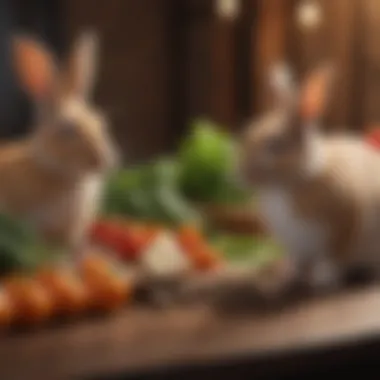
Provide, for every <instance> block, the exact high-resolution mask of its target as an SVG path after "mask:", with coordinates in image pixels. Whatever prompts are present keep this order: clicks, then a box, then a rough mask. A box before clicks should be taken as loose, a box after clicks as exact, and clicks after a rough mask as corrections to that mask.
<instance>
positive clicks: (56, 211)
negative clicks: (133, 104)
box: [0, 34, 117, 247]
mask: <svg viewBox="0 0 380 380" xmlns="http://www.w3.org/2000/svg"><path fill="white" fill-rule="evenodd" d="M94 49H95V39H94V36H92V35H89V34H87V35H85V34H84V35H83V36H82V37H81V38H79V39H78V42H77V43H76V44H75V48H74V49H73V52H72V54H71V56H70V59H69V60H68V62H69V64H68V65H67V66H66V69H67V71H64V72H59V71H58V67H57V66H56V65H55V61H54V58H53V57H52V56H51V55H50V53H49V51H48V50H47V49H46V47H44V46H43V45H42V44H41V43H40V42H37V41H34V40H32V39H30V38H28V37H22V38H17V39H15V41H14V52H15V67H16V69H17V71H18V74H19V78H20V82H21V85H22V86H23V87H24V89H25V91H26V92H27V93H28V94H29V95H30V96H31V98H32V99H33V100H34V101H35V103H36V104H37V105H38V108H37V109H38V111H39V113H38V115H37V116H38V118H37V120H36V124H35V131H34V133H33V134H32V136H31V137H28V138H27V139H25V140H24V141H22V142H19V143H12V144H3V145H2V146H1V147H0V209H1V210H2V211H5V212H7V213H10V214H12V215H14V216H17V217H20V218H21V219H23V220H25V221H28V222H30V223H31V224H33V225H34V226H35V227H36V228H37V230H38V231H39V232H40V233H41V234H42V235H43V236H44V237H45V238H46V239H47V240H48V241H51V242H54V243H59V244H63V245H66V246H71V247H73V246H78V244H80V243H81V242H82V241H83V239H84V238H85V232H86V230H87V228H88V226H89V225H90V223H91V221H92V220H93V218H94V217H95V215H96V212H97V207H98V204H99V201H100V199H99V196H100V190H101V184H102V178H103V177H104V174H105V172H106V171H107V170H109V169H110V168H112V167H113V166H114V165H115V164H116V159H117V152H116V148H115V146H114V145H113V142H112V141H111V139H110V137H109V136H108V132H107V123H106V120H105V118H104V117H103V116H102V115H101V113H100V112H99V111H97V110H96V109H95V108H94V106H92V104H91V102H90V100H89V95H90V90H91V87H92V85H93V80H94V78H93V76H94V65H95V62H94V61H95V59H96V57H95V56H94V54H95V51H94ZM84 73H86V76H85V74H84ZM90 73H91V74H92V75H91V76H88V74H90Z"/></svg>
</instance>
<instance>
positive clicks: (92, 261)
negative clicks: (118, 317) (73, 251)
mask: <svg viewBox="0 0 380 380" xmlns="http://www.w3.org/2000/svg"><path fill="white" fill-rule="evenodd" d="M80 273H81V275H82V277H83V280H84V282H85V283H86V284H87V286H88V289H89V291H90V299H91V304H92V306H94V307H95V308H96V309H103V310H114V309H117V308H119V307H121V306H122V305H124V304H125V302H126V301H128V300H129V299H130V298H131V295H132V290H133V286H132V283H131V281H129V280H128V279H126V278H125V277H124V276H123V275H122V274H121V273H117V272H116V271H115V268H114V267H113V265H112V264H111V262H110V261H108V260H106V259H105V258H103V257H101V256H100V255H91V256H89V257H86V258H85V259H84V260H83V262H82V263H81V266H80Z"/></svg>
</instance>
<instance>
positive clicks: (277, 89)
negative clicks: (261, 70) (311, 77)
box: [269, 62, 296, 107]
mask: <svg viewBox="0 0 380 380" xmlns="http://www.w3.org/2000/svg"><path fill="white" fill-rule="evenodd" d="M269 85H270V89H271V91H272V94H273V96H274V102H275V103H276V105H277V106H280V107H288V106H290V105H291V104H293V102H294V99H295V95H296V86H295V83H294V80H293V76H292V72H291V70H290V67H289V66H288V65H287V64H286V63H285V62H278V63H276V64H274V65H273V66H272V67H271V69H270V73H269Z"/></svg>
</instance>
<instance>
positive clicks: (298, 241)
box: [259, 188, 327, 261]
mask: <svg viewBox="0 0 380 380" xmlns="http://www.w3.org/2000/svg"><path fill="white" fill-rule="evenodd" d="M259 212H260V215H261V217H262V219H263V222H264V224H265V225H266V227H267V228H268V229H269V231H270V232H271V234H272V235H273V236H274V238H276V239H278V240H279V243H281V244H282V245H283V246H284V248H285V250H286V252H287V254H290V255H292V256H293V257H294V258H296V259H297V260H301V261H303V260H304V259H308V258H310V257H311V256H313V257H314V256H315V255H322V254H324V253H325V248H326V237H327V232H326V231H325V229H324V228H323V226H321V225H319V224H317V223H316V222H314V221H306V220H302V219H300V218H298V217H297V216H296V215H295V212H294V208H293V204H292V201H291V198H290V197H289V196H288V194H287V193H286V191H285V190H281V189H277V188H276V189H274V188H269V189H268V188H266V189H265V190H264V189H263V190H261V192H260V195H259Z"/></svg>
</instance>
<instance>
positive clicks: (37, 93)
mask: <svg viewBox="0 0 380 380" xmlns="http://www.w3.org/2000/svg"><path fill="white" fill-rule="evenodd" d="M12 48H13V60H14V67H15V71H16V74H17V76H18V78H19V81H20V84H21V86H22V88H23V89H24V91H25V92H26V93H27V94H28V95H30V96H31V97H32V98H33V100H34V101H35V102H39V103H41V102H45V101H46V100H48V99H49V98H50V99H51V97H52V95H53V93H54V91H55V89H56V74H57V73H56V65H55V62H54V58H53V56H52V54H51V53H50V52H49V50H48V49H47V48H46V47H45V46H44V45H43V44H42V43H40V42H37V41H36V40H34V39H33V38H31V37H25V36H18V37H14V38H13V41H12Z"/></svg>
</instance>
